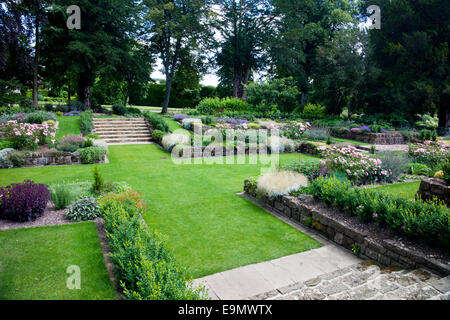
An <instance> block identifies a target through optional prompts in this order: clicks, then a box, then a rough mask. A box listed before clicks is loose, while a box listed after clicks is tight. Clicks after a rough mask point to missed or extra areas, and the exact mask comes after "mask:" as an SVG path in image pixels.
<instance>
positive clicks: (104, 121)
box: [93, 118, 151, 145]
mask: <svg viewBox="0 0 450 320" xmlns="http://www.w3.org/2000/svg"><path fill="white" fill-rule="evenodd" d="M93 124H94V133H96V134H97V135H98V136H99V137H100V138H101V139H102V140H104V141H106V143H108V144H110V145H114V144H133V143H136V144H139V143H149V142H150V141H151V134H150V130H149V127H148V125H147V122H146V121H145V119H144V118H94V120H93Z"/></svg>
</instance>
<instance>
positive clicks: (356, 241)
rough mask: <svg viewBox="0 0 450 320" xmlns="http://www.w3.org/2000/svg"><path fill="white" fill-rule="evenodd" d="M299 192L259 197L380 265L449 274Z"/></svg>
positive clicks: (447, 269) (434, 262)
mask: <svg viewBox="0 0 450 320" xmlns="http://www.w3.org/2000/svg"><path fill="white" fill-rule="evenodd" d="M247 185H248V180H246V181H245V185H244V190H245V191H246V194H247V195H249V196H251V197H254V198H256V192H255V191H253V192H250V193H249V190H248V188H247ZM302 196H304V197H303V199H302V200H300V199H299V198H297V197H290V196H283V197H278V198H275V199H269V198H263V199H260V200H261V201H262V203H264V204H265V205H267V206H269V207H270V208H271V209H273V210H274V211H275V212H277V213H279V214H280V215H282V216H284V217H286V218H288V219H290V220H292V221H294V222H296V223H300V224H302V225H305V226H307V227H310V228H313V229H314V230H316V231H317V232H318V233H320V234H322V235H323V236H325V237H326V238H327V239H329V240H331V241H333V242H335V243H337V244H339V245H341V246H343V247H344V248H346V249H349V250H352V251H354V252H355V251H356V253H358V254H359V255H361V256H362V257H366V258H369V259H372V260H374V261H376V262H378V263H380V264H382V265H385V266H398V267H402V268H408V269H415V268H428V269H430V270H432V271H434V272H436V273H438V274H440V275H443V276H447V275H450V265H448V264H447V265H445V264H443V263H441V262H440V261H438V260H435V259H432V258H429V257H427V256H425V255H422V254H420V253H419V252H416V251H412V250H409V249H407V248H405V247H401V246H400V245H398V243H397V242H396V241H394V240H390V239H375V238H374V237H372V236H370V235H368V234H366V233H364V232H362V231H359V230H355V229H354V228H352V227H351V226H350V225H348V224H346V223H345V222H344V221H340V220H337V219H336V218H333V216H332V215H327V214H325V213H322V212H321V211H319V210H318V209H317V206H315V205H314V201H312V197H311V196H308V195H302Z"/></svg>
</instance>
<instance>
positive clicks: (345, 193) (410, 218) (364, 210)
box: [309, 177, 450, 247]
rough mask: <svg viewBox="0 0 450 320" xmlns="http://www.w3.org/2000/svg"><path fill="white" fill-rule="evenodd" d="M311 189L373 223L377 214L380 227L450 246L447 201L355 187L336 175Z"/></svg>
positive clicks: (322, 180)
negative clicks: (413, 199) (425, 200)
mask: <svg viewBox="0 0 450 320" xmlns="http://www.w3.org/2000/svg"><path fill="white" fill-rule="evenodd" d="M309 190H310V192H311V194H312V195H313V196H314V198H316V199H320V200H322V201H324V202H325V203H327V204H329V205H336V206H337V207H338V208H339V209H340V210H343V211H346V212H348V213H350V214H353V215H358V216H359V217H360V219H361V220H363V221H366V222H370V221H372V220H373V218H374V216H375V215H376V216H377V218H376V222H377V223H378V224H380V226H388V227H389V228H391V229H392V230H394V231H395V232H398V233H402V234H405V235H406V236H408V237H410V238H422V239H426V240H428V241H430V242H432V243H435V244H438V245H441V246H443V247H449V246H450V234H449V232H448V222H449V218H450V211H449V210H448V208H447V206H446V205H445V204H444V203H436V202H425V203H424V202H422V201H420V200H415V201H411V200H407V199H405V198H402V197H400V196H390V195H386V194H384V193H382V192H380V191H378V190H374V189H362V188H352V187H351V184H350V183H348V182H345V181H340V180H339V179H336V178H334V177H332V178H318V179H316V180H314V181H313V182H312V183H311V185H310V187H309Z"/></svg>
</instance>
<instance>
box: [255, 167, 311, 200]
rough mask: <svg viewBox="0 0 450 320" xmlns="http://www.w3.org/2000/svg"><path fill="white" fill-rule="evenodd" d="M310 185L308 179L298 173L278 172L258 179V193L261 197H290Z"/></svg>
mask: <svg viewBox="0 0 450 320" xmlns="http://www.w3.org/2000/svg"><path fill="white" fill-rule="evenodd" d="M307 185H308V179H307V178H306V177H305V176H304V175H302V174H300V173H297V172H293V171H285V170H282V171H277V172H270V173H267V174H265V175H263V176H261V177H259V179H258V186H257V193H258V194H259V195H263V196H267V197H269V198H274V197H277V196H282V195H289V194H290V193H291V192H293V191H298V190H299V189H300V188H301V187H303V186H307Z"/></svg>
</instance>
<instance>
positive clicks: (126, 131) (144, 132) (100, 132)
mask: <svg viewBox="0 0 450 320" xmlns="http://www.w3.org/2000/svg"><path fill="white" fill-rule="evenodd" d="M96 133H97V134H98V135H99V136H100V135H108V134H119V133H122V134H149V131H148V130H144V129H142V130H104V131H103V130H97V131H96Z"/></svg>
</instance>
